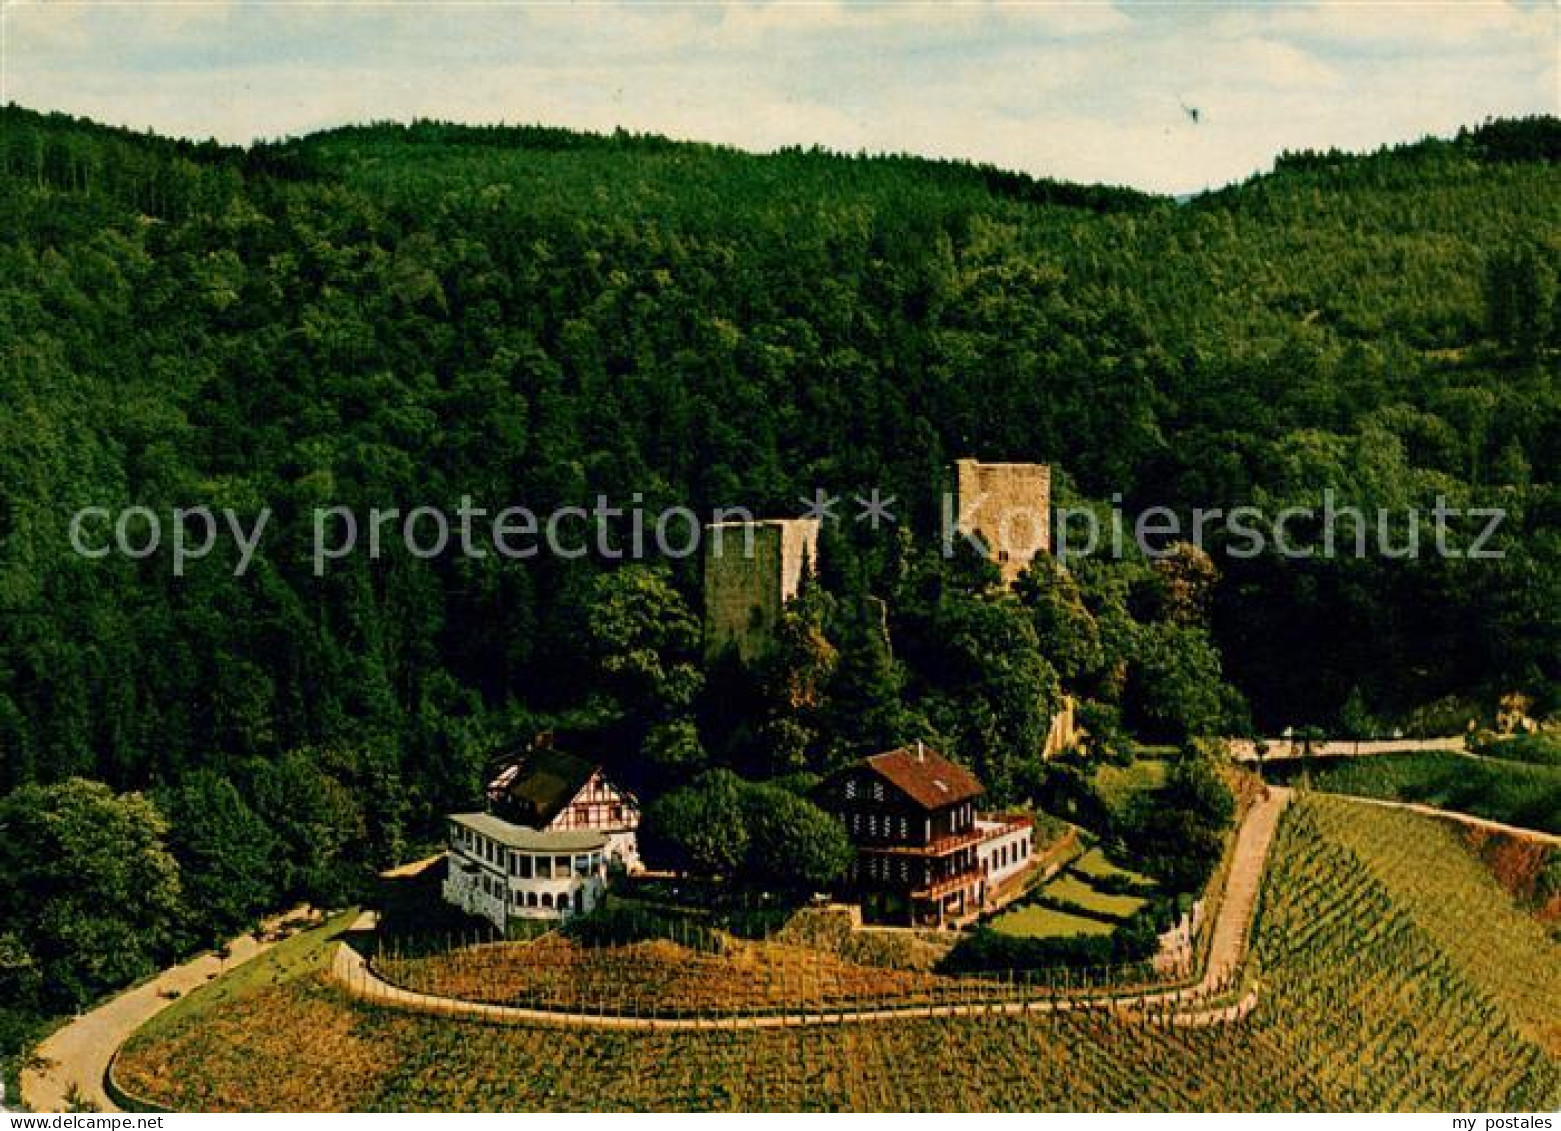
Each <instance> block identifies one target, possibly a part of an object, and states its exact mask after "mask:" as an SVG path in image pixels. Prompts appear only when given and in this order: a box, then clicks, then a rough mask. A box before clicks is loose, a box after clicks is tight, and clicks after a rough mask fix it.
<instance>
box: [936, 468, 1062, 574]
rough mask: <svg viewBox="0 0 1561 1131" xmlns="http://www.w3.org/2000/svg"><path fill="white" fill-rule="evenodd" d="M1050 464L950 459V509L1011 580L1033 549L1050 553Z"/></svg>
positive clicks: (961, 527) (1031, 557)
mask: <svg viewBox="0 0 1561 1131" xmlns="http://www.w3.org/2000/svg"><path fill="white" fill-rule="evenodd" d="M1051 485H1052V469H1051V467H1050V466H1049V465H1048V464H1044V463H981V462H980V461H979V460H973V459H961V460H955V461H954V492H955V493H954V508H953V509H954V514H955V516H956V520H955V521H956V525H957V528H958V530H959V532H960V533H961V534H970V535H973V536H974V537H976V538H979V539H980V540H981V541H982V543H983V544H985V545H986V547H987V549H988V555H989V557H990V558H991V560H992V562H993V563H994V564H995V565H996V566H997V568H998V570H999V571H1001V573H1002V575H1003V582H1004V584H1006V585H1012V584H1013V583H1014V582H1015V581H1016V580H1018V577H1019V575H1020V574H1021V573H1023V572H1024V569H1025V567H1026V566H1028V565H1029V564H1030V562H1031V561H1033V560H1034V559H1035V555H1036V554H1042V553H1048V554H1049V553H1051Z"/></svg>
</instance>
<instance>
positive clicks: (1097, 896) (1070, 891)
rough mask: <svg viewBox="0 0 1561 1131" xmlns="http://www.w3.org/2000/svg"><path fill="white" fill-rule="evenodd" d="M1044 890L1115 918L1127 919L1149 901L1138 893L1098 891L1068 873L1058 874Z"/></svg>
mask: <svg viewBox="0 0 1561 1131" xmlns="http://www.w3.org/2000/svg"><path fill="white" fill-rule="evenodd" d="M1042 890H1043V892H1044V893H1045V894H1046V895H1048V896H1050V897H1051V898H1052V899H1060V900H1061V901H1062V902H1064V903H1070V904H1072V905H1073V906H1074V907H1078V908H1081V909H1083V910H1085V911H1094V912H1097V913H1099V914H1101V915H1109V916H1111V918H1113V919H1127V918H1128V917H1130V916H1132V915H1134V914H1136V913H1137V912H1138V911H1139V910H1140V909H1141V908H1142V907H1143V906H1144V904H1146V903H1148V902H1149V901H1148V900H1147V899H1144V898H1143V897H1141V896H1137V895H1111V894H1109V893H1107V892H1103V891H1097V890H1096V889H1095V888H1093V887H1091V886H1090V885H1089V884H1088V883H1087V882H1085V881H1084V880H1083V879H1080V878H1079V877H1078V876H1073V875H1069V874H1067V873H1063V874H1062V875H1061V876H1058V877H1057V878H1056V879H1055V880H1053V881H1052V882H1051V883H1049V884H1047V885H1046V887H1045V888H1044V889H1042Z"/></svg>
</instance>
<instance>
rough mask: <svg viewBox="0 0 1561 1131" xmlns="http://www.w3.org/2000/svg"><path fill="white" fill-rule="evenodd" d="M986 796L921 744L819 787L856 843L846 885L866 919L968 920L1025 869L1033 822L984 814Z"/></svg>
mask: <svg viewBox="0 0 1561 1131" xmlns="http://www.w3.org/2000/svg"><path fill="white" fill-rule="evenodd" d="M985 792H986V791H985V790H984V789H983V788H982V785H981V783H980V782H979V781H977V780H976V778H975V776H974V775H973V774H971V773H970V771H969V770H966V769H964V768H963V767H962V766H958V765H955V764H954V763H953V762H950V761H949V760H948V759H947V758H945V757H943V756H942V755H941V754H938V753H937V752H936V751H933V750H929V749H928V748H927V747H926V746H925V745H923V744H922V743H920V742H918V743H917V744H916V745H915V746H905V747H901V748H900V749H898V750H890V751H887V752H886V753H883V754H875V755H873V756H872V757H870V758H864V759H862V760H861V761H860V762H857V763H856V764H854V765H851V766H848V767H846V768H845V769H843V770H841V771H840V772H839V773H836V774H834V775H833V776H831V777H830V778H828V779H827V780H826V781H824V782H823V783H822V784H821V785H820V786H819V788H818V793H817V797H818V800H819V802H820V803H821V804H822V805H823V806H824V807H825V808H827V809H828V810H830V811H831V812H833V813H834V814H836V815H837V816H838V817H839V818H840V819H841V821H843V822H844V824H845V827H846V832H847V834H848V835H849V836H850V838H851V842H852V843H853V844H854V845H855V846H856V860H855V861H854V862H853V863H852V866H851V870H850V873H849V875H848V877H847V886H848V888H849V894H851V895H852V896H854V897H855V898H856V899H858V900H859V901H860V903H861V905H862V915H863V918H864V919H868V920H872V921H877V922H898V923H909V924H912V925H916V926H943V925H944V924H948V923H961V922H965V921H968V920H970V919H973V918H974V917H975V916H976V915H978V914H979V913H980V912H981V911H982V910H983V909H984V908H986V907H987V906H988V905H989V903H990V902H991V898H992V897H994V896H995V895H996V894H997V893H998V891H999V890H1000V888H1001V887H1002V885H1003V884H1004V882H1005V881H1007V880H1008V879H1010V878H1011V877H1013V876H1016V875H1017V874H1018V873H1019V872H1021V871H1022V870H1023V869H1024V868H1025V866H1026V865H1027V864H1028V863H1029V861H1030V858H1031V853H1032V828H1031V824H1030V822H1029V821H1028V820H1027V819H1024V818H992V817H978V815H977V812H976V802H977V800H978V799H979V798H980V797H981V796H982V795H983V794H984V793H985Z"/></svg>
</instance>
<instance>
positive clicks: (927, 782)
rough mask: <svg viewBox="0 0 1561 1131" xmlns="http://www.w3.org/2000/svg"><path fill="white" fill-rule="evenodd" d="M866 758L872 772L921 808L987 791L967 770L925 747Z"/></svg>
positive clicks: (956, 802) (955, 802) (904, 747)
mask: <svg viewBox="0 0 1561 1131" xmlns="http://www.w3.org/2000/svg"><path fill="white" fill-rule="evenodd" d="M865 761H866V764H867V766H868V767H869V768H870V769H872V771H873V772H874V773H876V774H878V775H879V776H880V777H882V778H883V779H885V780H886V781H888V782H889V784H890V785H892V786H894V787H895V788H896V789H898V790H899V791H900V792H901V793H903V794H905V795H906V796H907V797H909V798H910V799H911V800H912V801H914V802H916V804H918V805H920V806H921V807H922V808H923V809H942V808H944V807H945V806H948V805H957V804H958V803H959V802H961V801H968V800H970V799H971V798H972V797H979V796H980V795H981V794H983V793H985V792H986V790H985V789H984V788H983V787H982V785H981V783H980V782H979V781H977V780H976V776H975V775H974V774H972V773H971V772H970V771H969V770H967V769H965V768H964V767H963V766H956V765H955V764H954V763H953V762H950V761H949V760H948V759H947V758H945V757H944V756H943V755H941V754H939V753H938V752H937V751H936V750H932V749H929V748H928V747H925V746H920V745H918V746H902V747H900V748H899V749H898V750H889V751H886V752H885V753H883V754H874V755H873V756H872V757H870V758H867V759H865Z"/></svg>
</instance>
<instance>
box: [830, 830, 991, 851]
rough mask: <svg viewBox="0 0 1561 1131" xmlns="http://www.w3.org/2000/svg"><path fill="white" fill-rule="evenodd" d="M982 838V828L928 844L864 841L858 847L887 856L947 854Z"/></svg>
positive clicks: (978, 842)
mask: <svg viewBox="0 0 1561 1131" xmlns="http://www.w3.org/2000/svg"><path fill="white" fill-rule="evenodd" d="M982 839H983V834H982V832H981V830H980V829H971V830H970V831H969V832H963V833H955V834H953V835H952V836H942V837H938V838H937V839H936V840H930V841H928V842H927V843H926V844H871V843H862V844H858V845H857V848H858V849H860V850H861V851H863V852H881V853H883V854H885V855H887V856H947V855H948V854H949V853H951V852H958V851H959V850H960V849H961V848H969V847H970V846H971V845H975V844H980V843H981V841H982Z"/></svg>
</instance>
